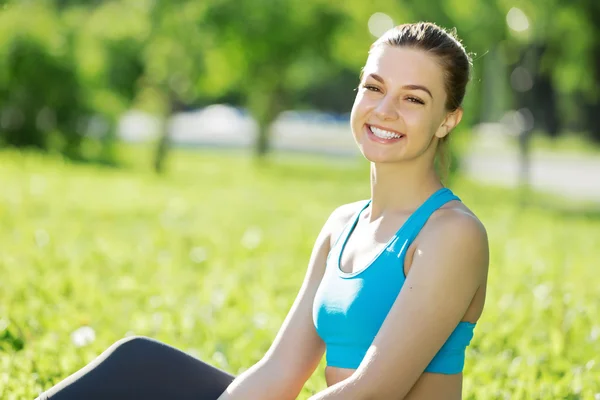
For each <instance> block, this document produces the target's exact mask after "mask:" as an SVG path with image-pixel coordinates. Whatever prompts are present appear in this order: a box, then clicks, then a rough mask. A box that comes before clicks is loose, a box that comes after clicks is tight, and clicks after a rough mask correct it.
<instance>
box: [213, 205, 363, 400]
mask: <svg viewBox="0 0 600 400" xmlns="http://www.w3.org/2000/svg"><path fill="white" fill-rule="evenodd" d="M354 209H355V206H353V205H351V204H349V205H345V206H342V207H340V208H338V209H337V210H336V211H334V212H333V213H332V214H331V216H330V217H329V219H328V220H327V222H326V223H325V225H324V226H323V228H322V229H321V232H320V233H319V236H318V237H317V240H316V242H315V245H314V247H313V250H312V254H311V257H310V261H309V263H308V269H307V272H306V275H305V278H304V282H303V284H302V287H301V288H300V291H299V292H298V295H297V297H296V300H295V301H294V303H293V305H292V307H291V309H290V311H289V313H288V315H287V317H286V318H285V320H284V322H283V324H282V326H281V328H280V330H279V332H278V334H277V336H276V337H275V340H274V341H273V344H272V345H271V347H270V348H269V350H268V351H267V353H266V354H265V356H264V357H263V358H262V359H261V360H260V361H259V362H258V363H257V364H255V365H254V366H252V368H250V369H248V370H247V371H245V372H244V373H243V374H241V375H240V376H239V377H237V378H236V379H235V380H234V381H233V382H232V383H231V385H230V386H229V387H228V388H227V390H226V391H225V393H223V394H222V395H221V397H219V399H218V400H270V399H273V400H275V399H276V400H286V399H290V400H294V399H296V397H297V396H298V394H299V393H300V391H301V390H302V387H303V386H304V383H305V382H306V381H307V380H308V378H310V376H311V375H312V373H313V372H314V370H315V369H316V367H317V366H318V365H319V362H320V361H321V358H322V357H323V353H324V351H325V345H324V343H323V341H322V340H321V338H320V337H319V336H318V334H317V332H316V330H315V327H314V325H313V319H312V306H313V300H314V297H315V293H316V291H317V289H318V287H319V284H320V283H321V278H322V277H323V273H324V271H325V264H326V261H327V255H328V253H329V248H330V241H331V233H332V232H338V231H339V230H340V229H339V228H340V226H342V225H343V224H344V223H345V222H344V221H347V219H348V218H349V215H350V213H349V211H351V210H354Z"/></svg>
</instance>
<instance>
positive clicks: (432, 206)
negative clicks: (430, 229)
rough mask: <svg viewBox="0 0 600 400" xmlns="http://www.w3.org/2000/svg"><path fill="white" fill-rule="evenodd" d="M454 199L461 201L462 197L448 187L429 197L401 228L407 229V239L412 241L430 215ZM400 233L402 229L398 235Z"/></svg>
mask: <svg viewBox="0 0 600 400" xmlns="http://www.w3.org/2000/svg"><path fill="white" fill-rule="evenodd" d="M452 200H458V201H460V198H458V196H456V195H455V194H454V193H452V191H451V190H450V189H448V188H442V189H440V190H438V191H437V192H435V193H434V194H433V195H431V197H429V198H428V199H427V200H426V201H425V203H423V204H422V205H421V206H420V207H419V208H418V209H417V210H416V211H415V212H414V213H413V214H412V215H411V216H410V217H409V219H408V220H407V221H406V223H405V224H404V226H403V227H402V228H400V229H401V230H403V228H406V231H405V232H403V238H405V239H407V240H408V243H412V242H413V240H415V238H416V237H417V235H418V234H419V232H421V229H423V226H425V223H426V222H427V220H428V219H429V217H431V215H432V214H433V213H434V212H435V211H436V210H438V209H439V208H440V207H442V206H443V205H444V204H446V203H448V202H449V201H452ZM399 234H400V231H399V232H398V233H397V235H399Z"/></svg>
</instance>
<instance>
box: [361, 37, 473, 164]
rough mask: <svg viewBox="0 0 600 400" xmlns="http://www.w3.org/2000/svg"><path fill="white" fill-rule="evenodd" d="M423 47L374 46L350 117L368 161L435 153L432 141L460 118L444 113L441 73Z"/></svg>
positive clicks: (391, 159) (454, 114) (457, 115)
mask: <svg viewBox="0 0 600 400" xmlns="http://www.w3.org/2000/svg"><path fill="white" fill-rule="evenodd" d="M434 57H435V56H432V55H429V54H427V53H426V52H424V51H422V50H416V49H410V48H404V47H392V46H389V45H379V46H377V47H375V48H373V49H372V50H371V52H370V54H369V58H368V59H367V63H366V65H365V67H364V70H363V75H362V79H361V82H360V86H359V88H358V93H357V95H356V99H355V101H354V106H353V107H352V114H351V117H350V121H351V127H352V133H353V135H354V139H355V140H356V143H357V144H358V147H359V148H360V151H361V152H362V154H363V155H364V156H365V158H367V159H368V160H369V161H371V162H376V163H393V162H404V161H409V160H413V159H416V158H418V157H420V156H422V155H423V154H425V153H427V154H430V155H432V157H431V159H432V160H433V156H434V155H435V148H436V142H437V140H439V139H440V138H442V137H444V136H446V135H447V134H448V132H449V130H451V129H452V128H453V127H454V126H455V125H456V124H457V123H458V122H459V121H460V117H461V115H462V111H461V110H460V109H459V110H457V111H456V112H453V113H448V112H447V110H446V108H445V104H446V97H447V96H446V93H445V88H444V71H443V69H442V67H441V66H440V65H439V64H438V63H437V62H436V59H435V58H434Z"/></svg>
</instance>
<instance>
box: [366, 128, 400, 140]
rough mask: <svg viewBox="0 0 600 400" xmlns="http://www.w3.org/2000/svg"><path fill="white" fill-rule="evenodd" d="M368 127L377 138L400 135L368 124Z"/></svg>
mask: <svg viewBox="0 0 600 400" xmlns="http://www.w3.org/2000/svg"><path fill="white" fill-rule="evenodd" d="M369 129H371V132H373V134H374V135H375V136H377V137H378V138H382V139H399V138H401V137H402V136H401V135H398V134H396V133H393V132H390V131H386V130H383V129H379V128H376V127H374V126H370V125H369Z"/></svg>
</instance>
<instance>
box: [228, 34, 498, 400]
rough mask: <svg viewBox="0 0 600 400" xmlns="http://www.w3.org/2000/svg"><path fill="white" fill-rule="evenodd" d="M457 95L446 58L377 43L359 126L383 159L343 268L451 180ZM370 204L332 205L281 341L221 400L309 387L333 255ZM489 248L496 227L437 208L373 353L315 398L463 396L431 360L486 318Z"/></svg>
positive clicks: (457, 382)
mask: <svg viewBox="0 0 600 400" xmlns="http://www.w3.org/2000/svg"><path fill="white" fill-rule="evenodd" d="M417 87H422V88H420V89H419V88H417ZM446 97H447V96H446V93H445V89H444V75H443V70H442V68H441V67H440V65H439V64H438V63H437V60H436V59H435V57H434V56H432V55H430V54H427V53H425V52H423V51H420V50H415V49H409V48H398V47H390V46H388V45H381V46H378V47H376V48H374V49H372V51H371V52H370V55H369V58H368V60H367V63H366V65H365V68H364V70H363V75H362V78H361V83H360V86H359V89H358V93H357V96H356V100H355V103H354V106H353V108H352V115H351V127H352V132H353V135H354V139H355V141H356V143H357V145H358V147H359V149H360V151H361V152H362V154H363V155H364V157H365V158H367V159H368V160H369V161H370V162H371V200H372V201H371V205H370V206H369V207H368V208H367V209H365V211H364V212H363V213H362V214H361V218H360V220H359V222H358V224H357V226H356V228H355V230H354V231H353V233H352V235H351V236H350V238H349V240H348V243H347V245H346V248H345V250H344V253H343V255H342V264H341V267H342V270H344V271H346V272H352V271H357V270H360V269H362V268H363V266H365V265H366V264H368V262H369V261H370V260H372V259H373V257H374V256H375V255H376V254H378V253H379V252H380V250H381V249H382V247H383V246H385V244H386V243H387V241H388V240H389V239H390V238H391V237H392V235H393V234H394V233H395V232H396V231H397V230H398V228H399V227H400V226H401V225H402V224H403V223H404V222H405V221H406V219H407V218H408V216H409V215H410V214H411V213H412V212H414V211H415V210H416V208H417V207H418V206H419V205H420V204H422V203H423V202H424V201H425V200H426V199H427V198H428V197H429V196H430V195H431V194H432V193H434V192H435V191H436V190H438V189H440V188H441V187H443V185H442V183H441V182H440V179H439V177H438V176H437V174H436V172H435V170H434V167H433V165H434V159H435V155H436V149H437V146H438V143H439V140H440V139H442V138H443V137H445V136H446V135H448V134H449V133H450V132H451V130H452V129H453V128H454V127H455V126H456V125H457V124H458V123H459V122H460V119H461V117H462V109H460V108H459V109H457V110H453V111H449V110H447V109H446V107H445V104H446ZM370 125H376V126H378V127H380V128H382V129H385V130H388V131H393V132H396V133H399V134H402V135H403V137H402V138H401V139H400V140H397V141H393V142H386V143H382V142H381V141H378V140H377V139H375V138H373V136H372V135H371V134H370V133H369V128H368V127H369V126H370ZM363 204H364V202H357V203H352V204H346V205H343V206H341V207H339V208H338V209H336V210H335V211H334V212H333V213H332V214H331V216H330V217H329V219H328V220H327V222H326V223H325V225H324V226H323V228H322V230H321V232H320V234H319V235H318V237H317V240H316V242H315V246H314V249H313V252H312V254H311V257H310V261H309V265H308V269H307V273H306V276H305V279H304V282H303V284H302V287H301V289H300V291H299V293H298V296H297V298H296V300H295V301H294V304H293V305H292V308H291V310H290V312H289V314H288V315H287V317H286V319H285V321H284V323H283V325H282V327H281V329H280V331H279V333H278V334H277V337H276V338H275V340H274V342H273V345H272V346H271V348H270V349H269V351H268V352H267V354H265V356H264V357H263V359H262V360H261V361H260V362H259V363H257V364H256V365H254V366H253V367H252V368H250V369H249V370H248V371H246V372H245V373H244V374H242V375H240V377H238V378H236V380H235V381H234V382H233V383H232V384H231V385H230V387H229V388H228V389H227V390H226V392H225V393H224V394H223V395H222V396H221V397H220V398H219V399H220V400H231V399H295V398H296V397H297V396H298V394H299V392H300V391H301V389H302V386H303V385H304V383H305V382H306V380H307V379H308V378H309V377H310V376H311V374H312V373H313V372H314V370H315V368H316V367H317V365H318V363H319V361H320V360H321V358H322V357H323V354H324V351H325V345H324V343H323V341H322V340H321V339H320V337H319V336H318V335H317V333H316V331H315V328H314V325H313V321H312V303H313V299H314V296H315V293H316V291H317V288H318V285H319V283H320V281H321V278H322V276H323V273H324V270H325V263H326V258H327V254H328V253H329V251H330V249H331V247H332V246H333V244H334V241H335V240H336V239H337V237H338V236H339V234H340V232H341V231H342V230H343V228H344V226H345V225H346V223H347V222H348V221H349V220H350V218H351V217H352V216H353V215H354V214H355V213H356V212H357V210H358V209H359V207H361V206H362V205H363ZM488 248H489V246H488V240H487V234H486V231H485V228H484V227H483V225H482V224H481V222H480V221H479V220H478V219H477V217H476V216H475V215H474V214H473V212H472V211H470V210H469V209H468V208H467V207H466V206H465V205H464V204H462V203H461V202H459V201H451V202H449V203H447V204H446V205H444V206H443V207H442V208H440V209H439V210H437V211H435V212H434V214H433V215H432V216H431V218H430V219H429V220H428V221H427V223H426V224H425V226H424V228H423V229H422V231H421V232H420V233H419V235H418V236H417V238H416V239H415V241H414V242H413V243H412V245H411V246H410V248H409V249H408V253H407V256H406V258H405V261H404V271H405V273H406V275H407V278H406V282H405V284H404V287H403V289H402V290H401V291H400V294H399V295H398V297H397V299H396V301H395V303H394V304H393V306H392V308H391V310H390V312H389V314H388V316H387V318H386V320H385V321H384V323H383V325H382V327H381V329H380V330H379V333H378V334H377V336H376V337H375V339H374V341H373V343H372V345H371V347H370V348H369V350H368V352H367V355H366V356H365V358H364V360H363V362H362V363H361V364H360V366H359V367H358V369H356V370H349V369H342V368H334V367H327V368H326V371H325V377H326V381H327V385H328V388H327V389H326V390H324V391H322V392H320V393H317V394H316V395H314V396H313V397H311V400H318V399H409V400H425V399H432V398H435V399H439V400H458V399H460V398H461V392H462V378H463V376H462V374H453V375H447V374H434V373H423V370H424V369H425V368H426V366H427V365H428V364H429V362H430V360H431V359H432V358H433V357H434V356H435V354H436V353H437V351H438V350H439V348H440V347H441V346H442V345H443V343H444V342H445V341H446V339H447V338H448V336H449V335H450V334H451V332H452V331H453V329H454V327H455V326H456V324H457V323H458V322H459V321H469V322H476V321H477V319H478V318H479V316H480V315H481V313H482V310H483V306H484V302H485V292H486V282H487V271H488V263H489V250H488ZM398 338H402V339H401V340H399V339H398ZM290 360H293V362H290Z"/></svg>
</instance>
